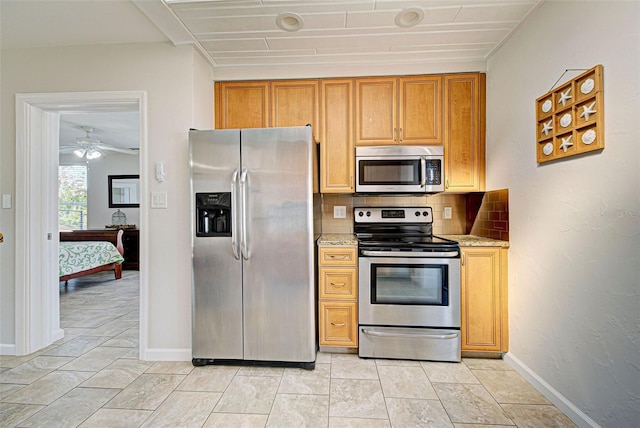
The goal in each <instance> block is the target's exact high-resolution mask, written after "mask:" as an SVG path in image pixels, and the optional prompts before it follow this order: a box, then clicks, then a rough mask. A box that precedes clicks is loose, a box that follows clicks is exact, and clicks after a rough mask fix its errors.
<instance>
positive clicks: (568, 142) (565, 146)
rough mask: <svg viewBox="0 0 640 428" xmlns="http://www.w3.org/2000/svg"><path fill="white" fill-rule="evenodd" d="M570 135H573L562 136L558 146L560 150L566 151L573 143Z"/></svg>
mask: <svg viewBox="0 0 640 428" xmlns="http://www.w3.org/2000/svg"><path fill="white" fill-rule="evenodd" d="M571 137H573V135H569V136H568V137H567V138H563V139H562V144H560V145H559V146H558V148H560V149H562V151H563V152H565V153H567V149H568V148H569V147H571V146H573V143H572V142H571Z"/></svg>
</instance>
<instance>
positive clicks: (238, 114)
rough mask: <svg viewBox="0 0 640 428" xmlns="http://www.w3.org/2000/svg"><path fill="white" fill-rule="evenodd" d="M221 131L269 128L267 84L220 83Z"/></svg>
mask: <svg viewBox="0 0 640 428" xmlns="http://www.w3.org/2000/svg"><path fill="white" fill-rule="evenodd" d="M216 122H219V123H220V125H221V129H240V128H266V127H267V126H269V82H266V81H265V82H221V84H220V120H219V121H218V120H216Z"/></svg>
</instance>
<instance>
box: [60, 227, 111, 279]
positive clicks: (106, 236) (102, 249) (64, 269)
mask: <svg viewBox="0 0 640 428" xmlns="http://www.w3.org/2000/svg"><path fill="white" fill-rule="evenodd" d="M122 234H123V231H122V230H73V231H69V232H66V231H65V232H60V251H59V257H58V260H59V263H58V266H59V268H58V270H59V276H60V282H62V281H64V284H65V285H67V282H68V281H69V280H70V279H73V278H80V277H82V276H86V275H91V274H94V273H97V272H102V271H108V270H113V271H114V276H115V279H120V278H122V262H123V261H124V247H123V246H122Z"/></svg>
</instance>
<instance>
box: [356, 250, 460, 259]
mask: <svg viewBox="0 0 640 428" xmlns="http://www.w3.org/2000/svg"><path fill="white" fill-rule="evenodd" d="M362 255H363V256H371V257H420V258H442V257H458V256H459V255H460V253H459V252H458V251H442V252H434V253H429V252H419V251H407V252H404V251H369V250H362Z"/></svg>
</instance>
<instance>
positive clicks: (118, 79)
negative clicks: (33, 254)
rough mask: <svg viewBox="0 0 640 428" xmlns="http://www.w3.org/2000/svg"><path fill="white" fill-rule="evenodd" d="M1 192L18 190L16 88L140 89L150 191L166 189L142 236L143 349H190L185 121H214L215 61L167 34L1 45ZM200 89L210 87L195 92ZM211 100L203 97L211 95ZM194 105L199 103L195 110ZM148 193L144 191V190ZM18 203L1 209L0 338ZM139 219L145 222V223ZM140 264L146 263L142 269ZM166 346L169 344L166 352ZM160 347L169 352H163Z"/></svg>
mask: <svg viewBox="0 0 640 428" xmlns="http://www.w3.org/2000/svg"><path fill="white" fill-rule="evenodd" d="M1 55H2V56H1V61H2V75H1V81H0V83H1V85H2V93H1V94H0V108H1V112H2V116H1V119H0V120H1V130H0V158H1V159H2V160H3V163H2V168H1V170H0V180H1V181H0V192H1V193H11V194H13V195H14V196H15V164H14V162H8V161H7V159H15V94H16V93H32V92H85V91H116V90H117V91H120V90H144V91H146V92H147V100H148V119H147V121H148V147H146V148H144V150H147V153H148V157H147V158H148V160H149V165H147V166H146V169H147V171H148V176H147V177H144V179H145V180H147V182H148V183H149V185H148V190H149V191H150V192H153V191H160V192H167V196H168V208H167V209H157V210H156V209H154V210H150V214H149V219H148V223H147V225H146V226H148V227H147V228H146V229H143V230H142V232H141V242H142V240H144V239H148V242H149V246H148V254H146V258H145V255H144V254H143V255H141V256H142V260H141V262H142V261H144V260H148V272H149V275H148V284H149V293H148V301H147V302H146V303H147V304H148V312H149V317H148V319H147V320H146V321H147V322H146V325H148V331H147V332H142V334H143V336H146V337H147V339H148V340H147V343H146V346H147V347H148V348H149V353H148V355H143V357H149V358H157V359H161V358H162V357H163V356H165V357H166V356H167V355H166V352H168V353H169V354H170V353H172V352H173V353H175V352H180V351H182V352H183V353H188V354H189V355H190V349H191V333H190V332H191V319H190V312H191V292H190V252H189V213H188V209H187V205H186V201H187V200H188V192H187V191H186V190H187V189H188V187H187V186H188V177H189V165H188V130H189V128H191V127H194V128H202V129H207V128H212V127H213V120H212V117H213V100H212V97H211V96H210V95H211V92H212V86H213V85H212V78H211V70H210V69H209V68H208V66H206V64H205V63H203V62H202V61H201V60H200V59H198V55H197V54H196V53H195V52H194V50H193V49H192V48H190V47H182V48H176V47H174V46H173V45H171V44H169V43H154V44H121V45H96V46H81V47H61V48H46V49H39V48H36V49H16V50H3V51H2V52H1ZM194 90H198V91H205V92H206V93H207V95H206V96H202V95H201V94H194ZM207 100H208V101H207ZM195 109H198V111H195ZM155 161H164V162H166V165H167V167H166V172H167V177H166V180H165V181H164V182H162V183H158V182H157V181H156V180H155V174H154V171H155V170H154V165H155ZM147 197H148V196H147ZM14 216H15V214H14V210H13V209H11V210H0V230H2V232H3V233H4V234H5V243H4V244H2V245H1V247H0V265H1V266H2V274H1V275H0V302H1V303H0V346H2V345H5V344H11V343H15V337H14V333H15V332H14V329H15V323H14V308H13V306H14V304H15V296H14V278H15V276H14V263H15V258H14V250H13V248H14V246H15V243H14V242H13V237H14V236H15V230H14V227H15V226H14V225H15V218H14ZM143 227H144V226H143ZM143 269H144V268H143ZM167 350H168V351H167ZM165 351H166V352H165Z"/></svg>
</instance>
